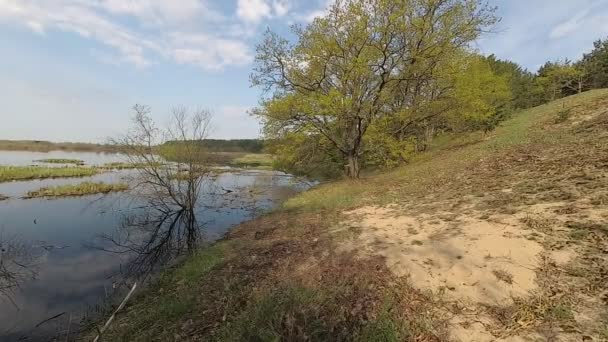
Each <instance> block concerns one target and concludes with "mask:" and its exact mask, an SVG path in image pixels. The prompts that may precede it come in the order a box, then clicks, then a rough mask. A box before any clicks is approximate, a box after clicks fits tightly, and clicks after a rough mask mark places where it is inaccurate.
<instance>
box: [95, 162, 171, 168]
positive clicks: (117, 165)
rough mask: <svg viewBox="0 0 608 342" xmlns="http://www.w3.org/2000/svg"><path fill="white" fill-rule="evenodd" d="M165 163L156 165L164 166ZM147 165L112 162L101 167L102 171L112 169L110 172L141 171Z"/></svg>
mask: <svg viewBox="0 0 608 342" xmlns="http://www.w3.org/2000/svg"><path fill="white" fill-rule="evenodd" d="M162 165H163V163H160V162H158V163H156V164H155V166H162ZM146 166H147V164H145V163H126V162H112V163H106V164H104V165H103V166H101V168H102V169H110V170H130V169H141V168H144V167H146Z"/></svg>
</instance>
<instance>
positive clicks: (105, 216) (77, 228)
mask: <svg viewBox="0 0 608 342" xmlns="http://www.w3.org/2000/svg"><path fill="white" fill-rule="evenodd" d="M3 158H4V159H3ZM40 158H77V159H82V160H84V161H85V162H86V163H88V164H103V163H106V162H111V161H120V160H121V158H120V156H116V155H103V156H100V155H98V154H95V153H66V152H61V153H58V154H53V153H49V154H44V157H41V156H40V154H39V153H29V152H19V153H15V152H9V153H5V152H0V164H18V163H19V164H21V165H29V164H31V161H32V160H34V159H40ZM129 172H136V171H133V170H131V171H114V172H108V173H104V174H101V175H97V176H94V177H86V178H78V179H53V180H37V181H28V182H9V183H0V194H4V195H8V196H9V197H10V199H9V200H6V201H0V243H2V244H3V246H2V251H3V252H4V253H8V252H6V251H7V250H8V251H11V252H12V256H13V258H14V255H17V258H16V260H18V263H19V265H23V266H27V267H23V268H22V267H20V266H15V265H13V268H12V269H13V270H17V271H18V272H19V287H18V288H15V289H14V290H13V291H12V292H11V293H10V296H8V297H7V296H0V340H1V341H4V340H19V339H24V340H27V341H32V340H47V339H48V336H52V335H54V334H55V335H56V334H57V333H58V332H59V335H60V336H62V337H61V338H62V340H64V339H65V330H67V327H68V325H69V322H71V324H72V326H71V327H70V329H72V330H75V329H76V328H77V324H78V321H79V320H80V319H81V318H82V317H83V315H84V314H87V313H91V312H94V311H95V308H96V307H97V306H98V305H99V304H100V303H103V302H104V300H106V298H108V297H109V296H110V295H111V294H112V293H114V292H115V291H123V290H124V288H126V285H125V284H126V283H127V281H125V279H128V280H129V281H128V282H130V281H132V280H133V279H134V278H137V277H141V276H142V275H143V274H145V273H147V272H151V271H152V272H153V271H155V270H157V269H158V268H159V267H161V266H162V265H163V264H164V263H166V262H167V261H169V260H171V258H173V257H175V255H177V254H180V253H181V252H183V251H184V249H185V248H184V246H186V245H188V244H186V243H184V241H190V240H191V237H192V236H191V234H190V233H187V232H186V231H185V230H181V229H178V228H176V229H173V227H171V228H169V227H170V226H169V225H168V224H166V223H167V222H171V221H172V219H173V217H174V216H170V217H169V219H168V220H166V219H167V217H166V216H167V213H166V212H165V211H163V210H159V209H158V208H155V207H154V206H151V205H150V203H149V202H148V201H146V200H143V199H142V198H140V197H136V196H132V195H131V194H129V193H115V194H109V195H92V196H85V197H79V198H63V199H53V200H47V199H29V200H24V199H21V197H22V196H23V195H24V194H25V193H27V191H29V190H32V189H35V188H39V187H41V186H47V185H56V184H66V183H77V182H81V181H84V180H94V181H106V182H115V181H120V180H122V179H125V177H126V176H128V173H129ZM307 187H308V185H307V184H306V183H302V182H298V181H297V180H296V179H294V178H293V177H291V176H289V175H286V174H283V173H279V172H260V171H234V172H228V173H222V174H219V175H217V177H213V178H211V179H209V180H208V181H206V183H205V184H204V185H203V190H202V192H201V196H200V199H199V203H198V204H199V206H198V208H197V211H196V214H197V215H196V218H197V223H198V225H197V230H196V232H195V234H196V241H197V244H198V243H200V242H201V241H204V242H209V241H213V240H214V239H217V238H219V237H221V236H222V235H223V234H224V233H225V232H226V231H227V230H228V229H229V228H230V227H231V226H233V225H235V224H237V223H240V222H243V221H245V220H248V219H250V218H252V217H254V216H255V215H257V214H259V213H261V212H263V211H265V210H268V209H271V208H272V207H274V206H275V205H276V204H277V203H279V202H281V201H282V200H284V199H286V198H288V197H290V196H292V195H294V194H295V193H297V192H298V191H302V190H304V189H306V188H307ZM169 215H173V213H170V214H169ZM163 219H165V220H163ZM159 222H162V224H160V223H159ZM157 223H159V224H157ZM178 226H179V225H178ZM159 227H160V228H159ZM152 231H155V232H157V233H159V232H160V233H161V234H156V235H154V237H152V236H153V235H152ZM157 235H158V236H162V238H157V237H156V236H157ZM188 246H189V245H188ZM151 256H153V257H151ZM5 260H6V258H5ZM0 284H1V283H0ZM116 289H118V290H116ZM55 315H61V316H59V317H58V318H56V319H53V320H51V321H49V322H46V323H42V324H40V323H41V322H43V321H44V320H46V319H48V318H50V317H53V316H55ZM37 325H39V326H38V327H36V326H37ZM61 334H64V335H61Z"/></svg>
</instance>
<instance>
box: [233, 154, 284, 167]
mask: <svg viewBox="0 0 608 342" xmlns="http://www.w3.org/2000/svg"><path fill="white" fill-rule="evenodd" d="M272 162H273V158H272V155H270V154H263V153H251V154H246V155H244V156H240V157H237V158H235V159H233V160H232V161H231V162H230V164H231V165H233V166H236V167H247V168H255V169H272Z"/></svg>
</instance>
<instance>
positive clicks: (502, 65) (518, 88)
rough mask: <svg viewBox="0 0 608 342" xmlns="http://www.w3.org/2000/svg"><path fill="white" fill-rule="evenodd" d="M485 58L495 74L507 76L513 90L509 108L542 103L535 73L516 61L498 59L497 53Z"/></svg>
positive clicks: (527, 106) (515, 108)
mask: <svg viewBox="0 0 608 342" xmlns="http://www.w3.org/2000/svg"><path fill="white" fill-rule="evenodd" d="M485 60H486V61H487V62H488V64H489V65H490V68H492V71H493V72H494V74H496V75H499V76H503V77H506V78H507V81H508V83H509V88H510V90H511V101H510V103H509V108H508V110H517V109H525V108H530V107H534V106H537V105H539V104H541V103H542V101H540V100H539V98H538V90H537V89H536V86H535V83H534V74H533V73H531V72H529V71H528V70H525V69H523V68H522V67H521V66H520V65H519V64H517V63H515V62H512V61H508V60H501V59H498V58H496V56H495V55H490V56H488V57H486V58H485Z"/></svg>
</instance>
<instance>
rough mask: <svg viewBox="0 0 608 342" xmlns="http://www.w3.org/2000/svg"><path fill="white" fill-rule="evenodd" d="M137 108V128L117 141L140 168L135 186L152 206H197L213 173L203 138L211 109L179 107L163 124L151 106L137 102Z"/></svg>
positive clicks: (189, 209)
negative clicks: (153, 113)
mask: <svg viewBox="0 0 608 342" xmlns="http://www.w3.org/2000/svg"><path fill="white" fill-rule="evenodd" d="M133 110H134V111H135V116H134V118H133V123H134V125H133V128H132V129H131V130H130V131H129V132H128V133H127V134H126V135H125V136H123V137H122V138H120V139H118V140H114V144H115V145H116V146H117V147H118V149H119V150H120V151H121V152H122V153H123V154H124V155H125V156H126V158H127V161H128V162H129V163H130V164H133V165H134V166H135V167H136V168H137V170H138V172H137V173H136V179H135V182H134V184H135V188H136V189H137V190H139V193H140V194H143V195H145V196H146V197H148V198H149V200H150V204H151V205H152V206H157V207H177V209H178V210H186V211H191V210H194V208H195V205H196V201H197V198H198V196H199V192H200V188H201V184H202V182H203V181H204V179H205V178H206V176H207V175H208V173H209V169H208V167H207V166H206V161H207V153H206V151H205V148H204V147H203V144H202V142H203V140H204V139H205V138H207V136H208V134H209V130H210V128H211V113H210V112H209V111H208V110H204V109H201V110H196V111H193V112H191V113H190V112H189V111H188V110H187V109H186V108H185V107H176V108H174V109H173V110H172V112H171V115H170V119H169V122H168V124H167V125H166V126H165V127H159V126H157V125H156V123H155V122H154V120H153V119H152V117H151V111H150V107H148V106H145V105H135V106H134V107H133Z"/></svg>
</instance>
